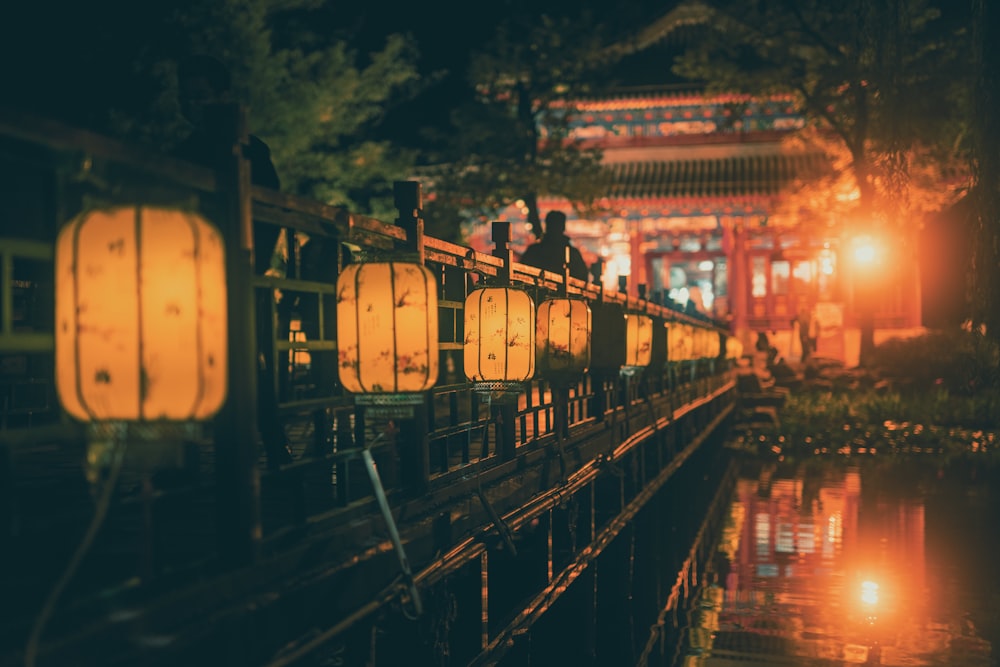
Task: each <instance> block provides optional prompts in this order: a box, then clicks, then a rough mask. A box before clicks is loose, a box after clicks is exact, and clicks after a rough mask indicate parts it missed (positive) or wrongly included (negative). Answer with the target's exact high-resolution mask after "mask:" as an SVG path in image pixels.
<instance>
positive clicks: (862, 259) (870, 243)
mask: <svg viewBox="0 0 1000 667" xmlns="http://www.w3.org/2000/svg"><path fill="white" fill-rule="evenodd" d="M878 257H879V246H878V243H877V242H876V241H875V240H874V239H872V238H871V237H869V236H862V237H859V238H857V239H855V241H854V261H855V263H856V264H858V265H859V266H871V265H872V264H874V263H875V262H876V261H877V260H878Z"/></svg>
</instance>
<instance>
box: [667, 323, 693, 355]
mask: <svg viewBox="0 0 1000 667" xmlns="http://www.w3.org/2000/svg"><path fill="white" fill-rule="evenodd" d="M693 334H694V327H692V326H691V325H688V324H681V323H679V322H676V323H674V324H671V325H670V328H669V331H668V332H667V340H668V347H669V354H668V357H667V360H668V361H689V360H691V359H693V358H694V356H693V353H694V342H693V338H694V335H693Z"/></svg>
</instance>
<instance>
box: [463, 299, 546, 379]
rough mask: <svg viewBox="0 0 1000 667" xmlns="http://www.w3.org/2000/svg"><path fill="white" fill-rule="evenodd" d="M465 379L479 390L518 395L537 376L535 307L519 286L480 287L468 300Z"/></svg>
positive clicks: (466, 307)
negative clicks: (520, 389) (523, 384)
mask: <svg viewBox="0 0 1000 667" xmlns="http://www.w3.org/2000/svg"><path fill="white" fill-rule="evenodd" d="M464 358H465V377H466V378H468V379H469V380H470V381H472V382H473V383H475V385H474V387H475V389H476V390H477V391H481V392H490V393H505V392H516V391H518V390H519V388H520V385H521V383H523V382H525V381H527V380H529V379H531V377H532V376H533V375H534V373H535V304H534V302H533V301H532V299H531V297H530V296H529V295H528V293H527V292H525V291H524V290H520V289H517V288H515V287H502V286H501V287H480V288H478V289H474V290H472V292H470V293H469V296H468V297H466V299H465V345H464Z"/></svg>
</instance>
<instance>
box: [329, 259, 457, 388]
mask: <svg viewBox="0 0 1000 667" xmlns="http://www.w3.org/2000/svg"><path fill="white" fill-rule="evenodd" d="M337 350H338V352H337V356H338V369H339V376H340V382H341V384H343V385H344V388H345V389H346V390H347V391H349V392H351V393H353V394H359V395H365V396H367V395H383V396H384V395H404V394H410V395H415V394H419V393H420V392H424V391H427V390H428V389H430V388H431V387H433V386H434V384H435V383H436V382H437V377H438V299H437V283H436V281H435V279H434V274H432V273H431V272H430V270H428V269H427V267H425V266H423V265H422V264H418V263H415V262H394V261H386V262H366V263H361V264H351V265H348V266H347V267H345V268H344V270H343V271H342V272H341V274H340V276H339V277H338V278H337Z"/></svg>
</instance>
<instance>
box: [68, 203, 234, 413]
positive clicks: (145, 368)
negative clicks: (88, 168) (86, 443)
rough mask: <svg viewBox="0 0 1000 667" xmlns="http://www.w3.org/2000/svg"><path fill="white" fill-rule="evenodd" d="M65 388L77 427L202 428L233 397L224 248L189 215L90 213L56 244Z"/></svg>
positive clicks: (121, 210)
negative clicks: (101, 423)
mask: <svg viewBox="0 0 1000 667" xmlns="http://www.w3.org/2000/svg"><path fill="white" fill-rule="evenodd" d="M55 271H56V278H55V282H56V299H55V306H56V336H55V345H56V388H57V391H58V394H59V399H60V402H61V403H62V405H63V407H64V408H65V409H66V411H67V412H68V413H69V414H70V415H72V416H73V417H75V418H77V419H80V420H85V421H89V420H121V421H153V420H177V421H181V420H201V419H207V418H209V417H211V416H212V415H213V414H215V413H216V412H217V411H218V409H219V408H220V407H221V406H222V403H223V401H224V400H225V397H226V382H227V379H226V373H227V356H228V354H227V347H226V345H227V342H226V323H227V313H226V272H225V255H224V247H223V242H222V237H221V235H220V234H219V232H218V230H217V229H216V228H215V227H213V226H212V225H211V224H209V223H208V222H207V221H206V220H204V219H203V218H201V217H200V216H198V215H195V214H193V213H187V212H183V211H177V210H170V209H162V208H148V207H139V206H123V207H117V208H112V209H108V210H98V211H91V212H88V213H84V214H82V215H80V216H78V217H77V218H75V219H73V220H72V221H71V222H70V223H69V224H67V225H66V226H65V227H64V228H63V229H62V231H60V233H59V237H58V239H57V241H56V254H55Z"/></svg>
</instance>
